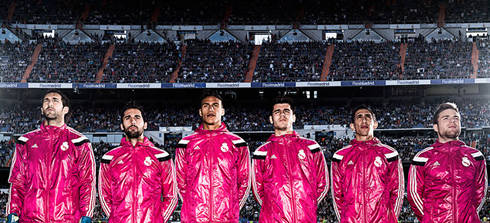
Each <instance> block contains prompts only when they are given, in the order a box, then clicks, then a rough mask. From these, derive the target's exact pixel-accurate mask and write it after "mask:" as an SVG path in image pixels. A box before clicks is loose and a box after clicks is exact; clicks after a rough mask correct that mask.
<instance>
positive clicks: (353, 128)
mask: <svg viewBox="0 0 490 223" xmlns="http://www.w3.org/2000/svg"><path fill="white" fill-rule="evenodd" d="M349 126H350V129H352V131H354V132H355V131H356V128H355V127H354V123H350V125H349Z"/></svg>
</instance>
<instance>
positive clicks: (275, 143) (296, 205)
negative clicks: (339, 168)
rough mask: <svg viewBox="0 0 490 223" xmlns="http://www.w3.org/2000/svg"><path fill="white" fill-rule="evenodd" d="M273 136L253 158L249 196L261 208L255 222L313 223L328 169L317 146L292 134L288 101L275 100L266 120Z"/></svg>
mask: <svg viewBox="0 0 490 223" xmlns="http://www.w3.org/2000/svg"><path fill="white" fill-rule="evenodd" d="M269 119H270V122H271V123H272V124H273V126H274V134H273V135H271V136H270V137H269V140H267V142H266V143H265V144H264V145H262V146H260V147H259V148H257V150H255V152H254V154H253V167H254V172H253V178H252V185H253V192H254V196H255V199H256V200H257V201H258V202H259V204H260V205H262V209H261V210H260V217H259V222H261V223H262V222H263V223H267V222H270V223H274V222H317V214H316V210H317V206H318V203H320V201H321V200H322V199H323V198H324V197H325V195H326V194H327V192H328V187H329V179H328V169H327V165H326V162H325V156H324V155H323V152H322V149H321V148H320V146H319V145H318V144H317V143H316V142H315V141H313V140H310V139H306V138H303V137H301V136H300V135H299V134H298V133H296V132H295V131H293V123H294V121H295V120H296V116H295V114H294V104H293V101H292V100H291V99H290V98H287V97H281V96H279V97H276V98H275V99H274V102H273V106H272V114H271V116H270V117H269Z"/></svg>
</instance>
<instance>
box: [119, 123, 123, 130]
mask: <svg viewBox="0 0 490 223" xmlns="http://www.w3.org/2000/svg"><path fill="white" fill-rule="evenodd" d="M119 126H120V127H121V130H123V131H124V126H123V124H122V123H121V124H120V125H119Z"/></svg>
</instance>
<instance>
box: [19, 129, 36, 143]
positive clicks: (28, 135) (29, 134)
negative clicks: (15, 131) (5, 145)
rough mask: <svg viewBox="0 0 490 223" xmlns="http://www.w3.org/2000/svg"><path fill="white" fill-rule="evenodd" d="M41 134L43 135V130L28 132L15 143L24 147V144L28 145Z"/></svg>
mask: <svg viewBox="0 0 490 223" xmlns="http://www.w3.org/2000/svg"><path fill="white" fill-rule="evenodd" d="M40 133H41V129H39V128H38V129H35V130H32V131H30V132H27V133H25V134H24V135H22V136H20V137H19V138H17V139H16V140H15V142H16V143H17V144H21V145H23V144H25V143H27V141H29V140H31V139H33V138H35V137H36V136H38V135H39V134H40Z"/></svg>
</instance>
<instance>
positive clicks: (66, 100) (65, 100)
mask: <svg viewBox="0 0 490 223" xmlns="http://www.w3.org/2000/svg"><path fill="white" fill-rule="evenodd" d="M51 93H56V94H59V95H60V96H61V104H62V105H63V107H68V113H66V115H65V122H66V121H67V120H68V119H70V116H71V112H72V111H71V109H70V99H69V98H68V97H67V96H66V94H64V93H63V92H61V91H60V90H58V89H49V90H48V91H46V93H45V94H44V96H43V98H41V102H44V98H45V97H46V95H48V94H51Z"/></svg>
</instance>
